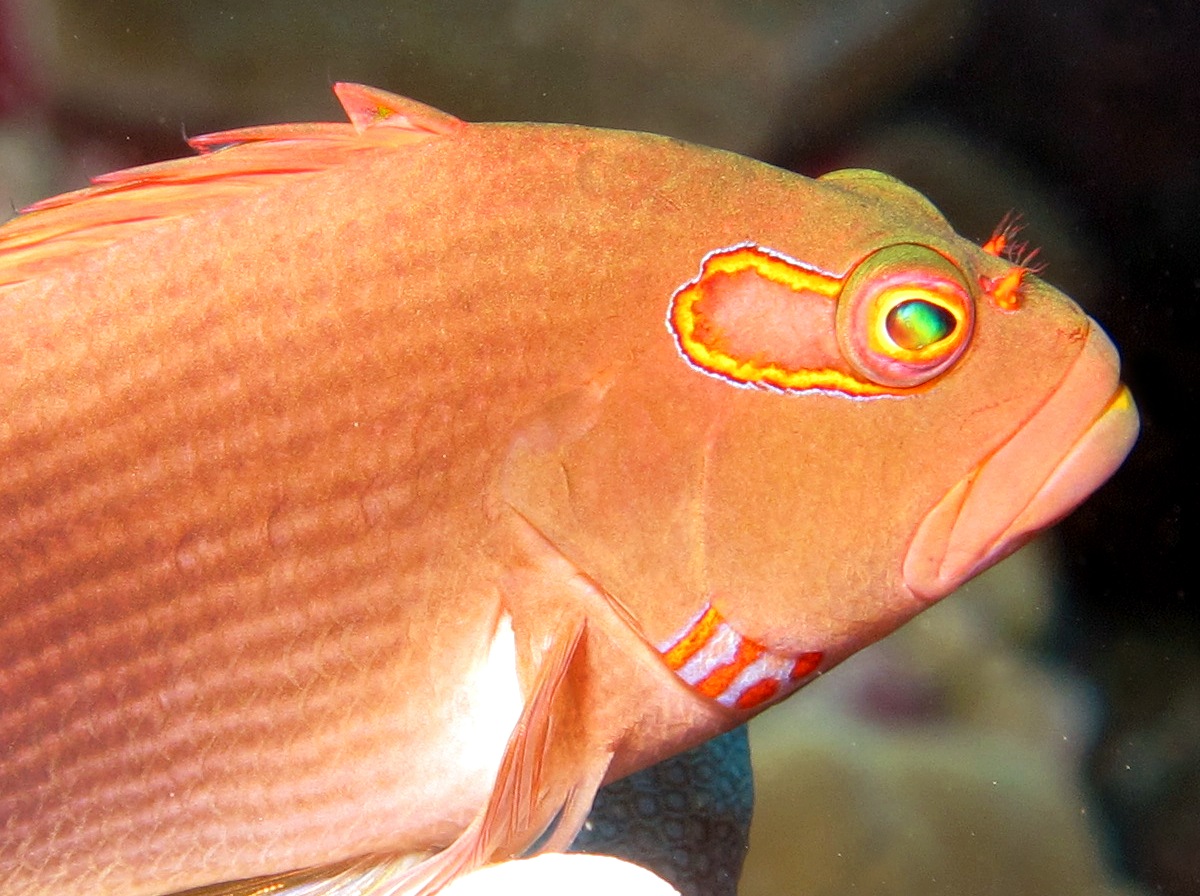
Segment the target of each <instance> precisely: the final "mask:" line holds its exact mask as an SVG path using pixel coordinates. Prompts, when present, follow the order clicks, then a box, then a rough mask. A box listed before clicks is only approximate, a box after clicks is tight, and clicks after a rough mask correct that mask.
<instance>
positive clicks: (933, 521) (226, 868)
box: [0, 84, 1137, 896]
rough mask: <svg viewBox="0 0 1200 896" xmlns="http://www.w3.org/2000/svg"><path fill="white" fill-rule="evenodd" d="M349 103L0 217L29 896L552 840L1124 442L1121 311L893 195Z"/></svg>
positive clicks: (981, 557)
mask: <svg viewBox="0 0 1200 896" xmlns="http://www.w3.org/2000/svg"><path fill="white" fill-rule="evenodd" d="M337 92H338V95H339V98H340V99H341V101H342V104H343V106H344V107H345V109H346V111H347V113H348V115H349V117H350V119H351V123H350V124H341V125H334V124H317V125H290V126H280V127H267V128H251V129H247V130H243V131H235V132H230V133H226V134H218V135H211V136H209V137H203V138H198V139H196V140H195V141H193V143H194V145H195V147H196V148H197V149H198V150H199V151H200V155H198V156H197V157H195V158H193V159H186V160H180V161H176V162H169V163H164V164H162V165H157V166H150V167H148V168H145V169H141V170H135V171H132V172H117V173H116V174H113V175H108V176H106V177H104V178H100V179H99V180H98V181H97V184H96V186H94V187H92V188H90V189H88V190H84V191H81V192H80V193H77V194H69V195H67V196H64V197H57V198H55V199H51V200H46V201H44V202H42V203H39V204H38V205H37V206H34V207H33V209H32V210H28V211H27V212H26V214H24V215H23V216H21V217H19V218H17V219H16V220H14V221H12V222H10V223H8V224H7V225H5V226H4V227H3V228H0V404H2V406H3V407H4V408H5V413H4V415H3V417H2V418H0V747H2V749H0V892H2V893H4V894H6V896H49V894H55V896H84V894H86V896H108V894H112V896H116V894H120V896H152V894H163V893H169V892H173V891H179V890H183V889H187V888H194V887H203V888H204V889H203V890H202V891H200V892H202V893H204V894H206V896H217V894H221V896H234V894H250V893H265V892H267V889H264V888H270V892H272V893H285V894H287V893H296V894H298V893H301V892H303V893H305V894H309V896H312V894H338V896H346V894H349V893H351V892H353V893H368V892H374V893H383V892H387V893H427V892H432V891H435V890H437V889H438V888H440V887H441V886H443V885H444V884H445V883H447V882H448V881H450V880H451V879H453V878H455V877H457V876H459V875H461V874H462V873H464V872H467V871H469V870H471V869H472V868H474V867H476V866H478V865H480V864H482V863H484V862H487V861H490V860H497V859H504V858H507V857H509V856H511V855H514V854H516V853H519V852H520V851H521V850H523V849H525V848H526V847H528V846H529V845H530V844H531V843H532V842H533V841H534V840H535V839H536V838H537V837H538V836H539V835H540V834H541V833H542V832H543V831H544V830H545V829H547V828H548V827H549V828H551V830H550V833H549V835H548V840H547V841H545V845H546V847H547V848H549V849H551V850H556V849H561V848H565V846H566V845H567V844H568V843H569V842H570V841H571V839H572V837H573V836H574V834H575V832H576V831H577V830H578V828H579V826H580V825H581V824H582V821H583V819H584V817H585V816H586V813H587V810H588V807H589V805H590V803H591V799H592V796H593V794H594V792H595V790H596V788H597V787H598V786H600V784H601V783H602V782H603V781H605V780H612V779H615V778H617V777H620V776H622V775H625V774H628V773H630V772H632V771H635V770H637V769H639V768H641V767H644V766H646V765H649V764H651V763H653V762H655V761H657V760H659V759H661V758H663V757H665V756H668V755H671V754H672V753H675V752H677V751H680V750H683V749H686V748H688V747H690V746H693V745H695V744H697V743H700V742H702V741H703V740H705V739H707V738H708V737H711V736H713V735H715V734H717V733H719V732H722V731H725V730H728V729H729V728H732V727H734V726H736V725H738V724H740V723H741V722H743V721H745V719H746V718H748V717H749V716H750V715H752V714H753V713H754V712H757V711H759V710H760V709H762V708H763V707H765V706H767V705H770V704H771V703H772V702H775V701H777V700H778V699H781V698H782V697H783V696H785V695H786V694H788V693H790V692H792V691H794V690H795V689H796V688H797V687H799V686H801V685H802V684H804V683H805V682H806V681H808V680H811V678H812V677H813V676H815V675H818V674H822V673H824V672H825V671H827V670H828V669H829V668H831V667H832V666H834V665H836V664H837V663H838V662H840V661H841V660H842V659H844V658H845V657H846V656H848V655H849V654H850V653H852V652H854V651H855V650H858V649H859V648H861V647H863V646H866V645H867V644H869V643H870V642H872V641H874V640H876V639H878V638H879V637H881V636H882V635H884V634H886V633H887V632H888V631H890V630H891V629H893V628H894V627H895V626H897V625H899V624H900V623H902V622H903V621H904V620H906V619H907V618H909V617H911V616H912V615H913V614H915V613H917V612H919V611H920V610H921V609H922V608H923V607H925V606H927V605H928V604H929V603H930V602H931V601H933V600H936V599H937V598H939V597H941V596H943V595H944V594H946V593H948V592H949V591H950V590H952V589H953V587H955V586H956V585H957V584H959V583H960V582H961V581H963V580H964V579H966V578H968V577H969V576H971V575H973V574H974V573H976V572H978V571H979V570H980V569H982V568H984V567H985V566H987V565H989V564H990V563H992V562H994V561H995V560H996V559H999V557H1001V556H1003V555H1004V554H1005V553H1007V552H1010V551H1011V550H1013V549H1015V548H1016V547H1017V546H1018V545H1019V544H1021V543H1022V542H1023V541H1024V540H1025V539H1027V538H1028V537H1029V535H1030V534H1031V533H1032V532H1033V531H1035V530H1036V529H1038V528H1041V527H1043V526H1045V525H1048V524H1050V523H1052V522H1054V521H1055V520H1056V519H1058V518H1059V517H1061V516H1062V515H1064V514H1065V513H1067V512H1068V511H1069V510H1070V509H1071V508H1072V507H1073V506H1075V505H1076V504H1077V503H1078V502H1079V501H1081V500H1083V498H1084V497H1086V495H1087V494H1088V493H1089V492H1090V491H1091V490H1092V489H1094V488H1095V487H1096V486H1098V485H1099V484H1100V483H1101V482H1102V481H1104V479H1106V478H1107V477H1108V476H1109V475H1110V474H1111V473H1112V471H1113V470H1114V469H1115V468H1116V467H1117V466H1118V465H1119V464H1120V462H1121V460H1122V459H1123V458H1124V456H1125V454H1126V453H1127V452H1128V450H1129V448H1130V446H1131V445H1132V442H1133V439H1134V437H1135V434H1136V430H1137V415H1136V411H1135V410H1134V408H1133V405H1132V402H1131V400H1130V399H1129V395H1128V392H1127V391H1125V390H1124V389H1123V387H1121V386H1120V384H1119V382H1118V363H1117V357H1116V353H1115V350H1114V349H1113V347H1112V345H1111V343H1109V341H1108V339H1107V337H1105V335H1104V334H1103V332H1102V331H1101V330H1100V329H1099V327H1098V326H1097V325H1096V324H1095V323H1094V322H1092V321H1091V320H1090V319H1089V318H1087V317H1086V316H1085V315H1084V314H1083V313H1082V312H1081V311H1080V310H1079V309H1078V308H1077V307H1076V306H1075V305H1074V304H1072V303H1071V302H1070V300H1068V299H1067V298H1065V297H1064V296H1062V295H1061V294H1059V293H1058V292H1056V291H1055V290H1054V289H1053V288H1051V287H1050V286H1048V285H1047V284H1045V283H1043V282H1042V281H1040V280H1039V279H1038V278H1036V277H1035V276H1033V275H1032V274H1031V273H1029V272H1027V271H1024V269H1022V268H1021V267H1020V265H1019V263H1016V262H1014V261H1012V260H1009V259H1007V258H1005V257H1003V252H1002V251H999V249H998V248H997V246H996V245H995V244H989V249H990V251H984V250H983V249H981V248H979V247H977V246H975V245H973V244H971V243H969V242H967V241H965V240H963V239H961V238H960V237H958V236H957V235H955V234H954V233H953V231H952V230H951V229H950V228H949V227H948V225H947V224H946V222H945V221H944V220H943V219H942V217H941V216H940V215H939V214H938V213H937V211H936V210H935V209H934V208H933V207H932V206H930V205H929V203H928V202H926V201H925V200H924V199H923V198H922V197H920V196H919V195H917V194H915V193H913V192H912V191H911V190H908V189H907V188H906V187H904V186H902V185H901V184H899V183H897V182H895V181H894V180H892V179H890V178H887V177H885V176H884V175H879V174H875V173H872V172H837V173H835V174H833V175H829V176H827V177H825V178H822V179H819V180H816V181H813V180H808V179H805V178H802V177H799V176H797V175H794V174H790V173H787V172H783V171H780V170H777V169H774V168H771V167H768V166H765V165H762V164H759V163H757V162H753V161H750V160H748V159H744V158H740V157H738V156H733V155H730V154H727V153H723V152H718V151H715V150H709V149H703V148H699V147H695V146H690V145H686V144H682V143H679V142H677V141H673V140H669V139H665V138H661V137H655V136H650V135H644V134H630V133H621V132H612V131H598V130H591V129H586V128H579V127H568V126H556V125H519V124H486V125H484V124H465V123H463V122H460V121H458V120H457V119H455V118H453V117H451V116H448V115H446V114H444V113H440V112H437V111H436V110H432V109H429V108H427V107H424V106H421V105H420V104H417V103H413V102H412V101H409V100H404V99H402V98H399V97H395V96H392V95H390V94H386V93H383V92H381V91H376V90H372V89H370V88H365V87H361V86H357V85H347V84H342V85H338V86H337ZM247 880H249V881H250V882H248V883H247V882H246V881H247ZM238 881H241V883H236V882H238Z"/></svg>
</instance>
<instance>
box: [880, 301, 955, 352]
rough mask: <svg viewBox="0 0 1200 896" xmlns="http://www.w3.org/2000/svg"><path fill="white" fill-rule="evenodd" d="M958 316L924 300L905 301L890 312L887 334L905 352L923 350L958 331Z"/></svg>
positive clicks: (888, 314)
mask: <svg viewBox="0 0 1200 896" xmlns="http://www.w3.org/2000/svg"><path fill="white" fill-rule="evenodd" d="M954 323H955V321H954V315H953V314H951V313H950V312H949V311H948V310H946V309H945V308H943V307H942V306H941V305H935V304H934V303H933V302H925V301H922V300H920V299H909V300H908V301H907V302H901V303H900V304H898V305H897V306H896V307H895V308H893V309H892V310H891V311H889V312H888V313H887V332H888V336H890V337H891V338H892V341H893V342H895V343H896V345H898V346H900V348H902V349H907V350H908V351H912V352H915V351H920V350H921V349H923V348H925V347H926V346H930V345H933V344H934V343H936V342H941V341H942V340H943V339H945V338H946V337H947V336H949V335H950V334H951V333H952V332H954Z"/></svg>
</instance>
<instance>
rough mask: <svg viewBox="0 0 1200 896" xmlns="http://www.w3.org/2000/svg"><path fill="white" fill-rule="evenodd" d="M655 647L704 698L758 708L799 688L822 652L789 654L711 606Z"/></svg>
mask: <svg viewBox="0 0 1200 896" xmlns="http://www.w3.org/2000/svg"><path fill="white" fill-rule="evenodd" d="M656 649H657V650H658V652H659V653H660V654H661V655H662V657H663V659H664V661H665V662H666V664H667V666H668V667H669V668H670V669H671V671H672V672H674V673H675V674H676V675H677V676H679V678H680V679H681V680H682V681H683V682H684V683H686V684H687V685H688V686H689V687H691V688H692V689H693V690H695V691H696V692H697V693H699V694H701V695H702V696H704V697H706V698H708V699H710V700H715V701H717V702H718V703H720V704H722V705H723V706H726V707H728V708H730V709H738V710H747V711H748V710H752V709H757V708H758V707H760V706H762V705H763V704H765V703H767V702H768V701H771V700H775V699H778V698H780V697H783V696H785V695H787V694H790V693H791V692H792V691H794V690H796V688H798V687H799V686H800V685H801V683H802V680H803V679H805V678H807V677H808V676H810V675H812V674H813V673H815V672H816V671H817V667H818V665H819V664H820V662H821V658H822V657H823V654H822V653H821V652H819V651H810V652H806V653H802V654H799V655H798V656H795V655H793V656H789V655H786V654H782V653H776V652H774V651H772V650H769V649H768V648H766V647H765V646H763V645H762V644H759V643H758V642H757V641H754V640H752V639H750V638H747V637H745V636H743V635H741V634H740V633H738V632H737V630H735V629H734V628H733V627H732V626H731V625H729V623H727V622H725V620H724V619H722V618H721V615H720V614H719V613H718V612H717V610H716V609H715V608H714V607H713V606H712V605H711V604H708V605H707V606H705V607H704V609H703V610H701V611H700V612H699V613H698V614H696V616H694V617H692V619H691V620H689V621H688V623H687V624H686V625H684V626H683V627H682V628H681V629H680V630H679V632H678V633H676V634H675V636H673V637H672V638H670V639H668V640H667V641H664V642H663V643H661V644H659V645H658V646H657V647H656Z"/></svg>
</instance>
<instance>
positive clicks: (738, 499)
mask: <svg viewBox="0 0 1200 896" xmlns="http://www.w3.org/2000/svg"><path fill="white" fill-rule="evenodd" d="M822 181H823V184H822V185H823V186H825V187H828V188H829V191H828V192H829V194H830V195H832V196H833V197H834V201H833V202H832V203H831V204H830V205H827V206H826V210H829V209H833V213H832V220H833V222H834V223H833V224H832V225H830V226H826V227H825V228H823V234H824V236H823V237H821V238H820V239H818V241H817V243H816V244H815V245H816V246H817V248H816V249H814V248H813V246H814V241H813V238H812V236H811V233H810V232H807V233H800V232H797V233H795V234H792V235H789V233H788V232H787V229H786V226H781V227H779V228H777V229H775V230H774V231H772V232H771V233H770V234H769V237H768V238H763V239H761V240H759V239H756V240H754V241H747V242H740V243H733V244H730V245H724V246H714V247H709V248H707V249H706V250H705V251H700V252H696V253H695V254H694V255H693V256H692V258H693V261H692V264H693V265H695V266H696V267H693V268H692V271H693V274H692V276H691V277H690V278H689V279H687V280H685V281H684V282H678V281H677V284H676V288H675V289H674V292H673V295H671V296H669V297H665V296H664V297H663V299H662V307H663V308H664V310H665V311H666V320H665V323H666V326H665V328H664V329H665V332H661V331H660V333H659V338H658V339H657V340H656V341H655V342H653V344H652V345H650V346H649V347H648V348H647V349H646V351H645V353H644V354H643V355H642V356H641V357H640V358H639V359H638V361H637V363H631V364H629V365H627V366H626V367H625V368H624V369H623V370H622V371H620V372H618V373H616V374H613V375H612V376H611V377H609V378H601V379H598V380H596V381H595V382H593V383H590V384H589V385H588V386H586V387H584V388H583V389H580V390H576V392H575V393H574V394H573V396H571V397H569V398H567V399H564V400H563V402H562V407H561V408H560V410H559V411H558V412H556V413H557V419H559V420H560V421H569V422H568V423H560V424H558V425H556V426H554V427H551V428H552V429H553V430H554V431H556V432H558V433H568V435H567V436H565V437H563V438H561V439H560V440H559V442H557V443H555V444H554V445H553V447H547V446H546V445H542V446H540V447H535V446H533V445H532V442H531V441H530V440H528V439H527V440H525V443H524V444H523V447H522V448H521V449H520V450H519V451H518V452H517V453H516V455H514V462H513V463H512V464H510V466H509V472H510V473H511V474H513V475H512V476H510V479H509V483H508V486H509V487H508V491H507V495H508V498H509V501H510V504H511V506H513V507H515V508H517V509H518V510H519V511H520V512H521V513H522V514H523V515H524V516H525V518H526V519H527V520H529V521H530V522H533V523H534V524H535V525H536V526H537V527H538V528H539V529H540V530H541V531H542V532H543V534H545V535H546V536H547V539H548V541H549V542H551V543H553V545H554V546H555V548H556V549H557V550H559V551H561V552H562V553H563V554H564V555H565V556H566V557H567V558H568V559H569V560H570V561H571V562H572V563H573V564H575V565H576V566H577V567H578V568H579V569H580V570H581V571H582V572H583V573H585V574H586V575H587V576H588V577H589V578H590V580H592V581H593V582H595V583H596V584H597V585H598V587H599V588H600V589H602V590H604V591H605V592H606V593H608V594H610V595H612V597H613V600H614V602H615V603H617V604H619V605H620V606H621V607H622V608H623V609H625V610H626V611H627V612H628V615H629V617H630V618H631V619H632V620H633V622H634V625H635V627H636V628H637V630H638V631H639V632H640V634H641V635H642V637H643V638H644V639H645V640H646V641H647V642H649V643H650V644H651V645H653V646H654V647H655V648H656V649H657V650H658V652H659V653H660V654H662V655H663V656H664V658H665V659H666V660H667V664H668V665H669V666H670V667H671V668H672V669H673V670H674V671H676V672H677V673H679V675H680V677H683V678H684V679H685V680H686V681H687V682H688V683H689V684H691V685H693V686H698V687H700V686H701V685H700V684H698V683H699V682H701V681H704V682H708V684H706V685H704V687H708V688H709V691H711V693H709V692H705V693H706V694H707V695H708V696H714V697H717V698H718V699H720V700H721V702H724V703H726V705H727V706H731V707H733V708H737V709H751V710H754V709H757V708H758V707H759V706H760V705H761V704H763V703H766V702H770V701H773V700H776V699H778V698H779V697H781V696H783V695H784V694H785V693H787V692H789V691H790V690H792V689H794V688H795V687H797V686H799V684H801V683H803V681H804V680H807V678H808V677H809V676H811V675H815V674H817V673H819V672H823V671H825V670H826V669H828V668H830V667H831V666H832V665H834V664H836V663H837V662H840V661H841V660H842V659H844V658H845V657H846V656H848V655H850V654H851V653H853V652H855V651H856V650H858V649H860V648H862V647H864V646H866V645H867V644H869V643H871V642H873V641H875V640H877V639H878V638H880V637H882V636H883V635H885V634H887V633H888V632H890V631H891V630H893V629H894V628H896V627H897V626H898V625H900V624H902V623H903V622H904V621H906V620H907V619H909V618H911V617H912V616H913V615H915V614H916V613H918V612H920V611H921V610H922V609H924V608H925V607H927V606H929V605H930V604H931V603H933V602H934V601H936V600H938V599H940V598H941V597H944V596H945V595H947V594H949V593H950V592H951V591H953V590H954V589H955V588H956V587H957V586H958V585H959V584H961V583H962V582H964V581H966V580H967V579H969V578H971V577H972V576H974V575H976V574H977V573H979V572H981V571H982V570H984V569H986V568H987V567H988V566H990V565H992V564H993V563H995V562H997V561H998V560H1000V559H1001V558H1003V557H1004V556H1006V555H1008V554H1009V553H1011V552H1012V551H1014V550H1016V549H1017V548H1018V547H1020V546H1021V545H1022V544H1024V543H1025V542H1026V541H1027V540H1029V539H1030V538H1031V537H1032V536H1033V535H1034V534H1035V533H1037V532H1038V531H1040V530H1041V529H1043V528H1045V527H1046V526H1049V525H1051V524H1052V523H1054V522H1055V521H1057V520H1058V519H1060V518H1062V517H1063V516H1064V515H1066V514H1067V513H1069V512H1070V511H1071V510H1072V509H1073V508H1074V507H1075V506H1076V505H1078V504H1079V503H1080V502H1081V501H1083V500H1084V499H1085V498H1086V497H1087V496H1088V495H1089V494H1090V493H1091V492H1092V491H1093V490H1095V489H1096V488H1097V487H1099V486H1100V485H1101V484H1102V483H1103V482H1104V481H1105V480H1106V479H1107V478H1108V477H1109V476H1110V475H1111V474H1112V473H1113V472H1114V471H1115V470H1116V468H1117V467H1118V466H1119V465H1120V463H1121V462H1122V461H1123V459H1124V458H1125V456H1126V454H1127V453H1128V452H1129V450H1130V449H1131V447H1132V445H1133V442H1134V440H1135V438H1136V435H1137V430H1138V416H1137V411H1136V409H1135V407H1134V404H1133V401H1132V399H1131V397H1130V394H1129V392H1128V390H1127V389H1126V388H1125V387H1124V386H1123V385H1121V383H1120V379H1119V362H1118V358H1117V353H1116V350H1115V348H1114V347H1113V345H1112V342H1111V341H1110V340H1109V338H1108V337H1107V336H1106V335H1105V333H1104V332H1103V330H1101V328H1100V327H1099V326H1098V325H1097V324H1096V323H1095V321H1093V320H1092V319H1091V318H1089V317H1088V316H1087V315H1086V314H1085V313H1084V312H1083V311H1082V310H1081V309H1080V308H1079V307H1078V306H1077V305H1076V304H1075V303H1074V302H1072V301H1071V300H1070V299H1069V298H1067V297H1066V296H1065V295H1063V294H1062V293H1061V292H1059V291H1058V290H1056V289H1055V288H1054V287H1052V286H1051V285H1049V284H1048V283H1046V282H1044V281H1043V280H1041V279H1040V278H1038V277H1037V276H1036V275H1035V274H1034V273H1033V272H1032V271H1030V270H1029V269H1028V268H1026V267H1024V266H1022V265H1021V264H1020V263H1019V261H1013V260H1010V259H1009V258H1006V257H1003V253H1002V252H999V251H998V250H997V248H996V246H994V245H989V246H987V247H983V248H981V247H979V246H977V245H975V244H974V243H971V242H969V241H967V240H965V239H963V238H961V237H959V236H958V235H957V234H955V233H954V232H953V230H952V229H951V228H950V227H949V225H948V224H947V223H946V222H945V220H944V218H942V216H941V215H940V214H939V213H938V212H937V210H936V209H934V208H933V206H932V205H930V204H929V203H928V201H927V200H925V199H924V197H922V196H920V194H918V193H916V192H915V191H912V190H911V189H909V188H907V187H905V186H903V185H902V184H900V183H899V182H897V181H895V180H893V179H892V178H890V177H887V176H885V175H881V174H877V173H875V172H858V171H849V172H836V173H834V174H833V175H827V176H826V178H823V179H822ZM839 214H840V215H842V216H843V218H842V222H841V223H840V224H839V223H838V222H839V219H838V215H839ZM863 221H867V222H868V223H867V224H865V225H864V224H862V222H863ZM767 229H768V228H767V227H766V226H765V225H764V228H763V230H764V232H765V231H766V230H767ZM809 231H811V227H809ZM830 234H833V235H832V236H830ZM821 240H823V242H822V241H821ZM734 654H737V655H738V656H740V657H741V659H738V660H736V661H735V660H733V659H731V657H733V656H734ZM705 657H707V659H705ZM730 663H734V664H735V665H734V666H730V665H729V664H730ZM737 663H740V664H741V666H740V667H737V666H736V664H737ZM739 668H741V669H742V671H744V673H745V674H739V675H734V673H737V672H739ZM763 669H767V671H768V672H769V675H768V676H767V677H768V678H770V679H771V680H765V679H761V678H756V677H755V676H756V675H759V673H760V672H762V671H763ZM714 670H715V671H714ZM718 673H719V674H718ZM764 674H766V673H764ZM731 675H732V676H734V677H736V678H737V682H736V683H732V684H731V679H730V676H731ZM771 676H774V677H773V678H771ZM718 685H720V687H721V688H725V690H724V691H722V692H721V693H717V691H718V690H719V689H720V688H719V687H718ZM701 690H702V691H703V687H701Z"/></svg>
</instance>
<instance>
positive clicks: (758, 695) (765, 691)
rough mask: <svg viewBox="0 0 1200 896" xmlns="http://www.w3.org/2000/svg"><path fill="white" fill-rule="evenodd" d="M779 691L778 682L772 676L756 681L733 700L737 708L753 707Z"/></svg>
mask: <svg viewBox="0 0 1200 896" xmlns="http://www.w3.org/2000/svg"><path fill="white" fill-rule="evenodd" d="M777 693H779V682H777V681H776V680H775V679H774V678H762V679H759V680H758V681H756V682H755V683H754V684H752V685H750V687H748V688H746V690H744V691H742V695H741V696H740V697H738V698H737V700H736V701H735V702H734V706H735V707H737V708H738V709H754V707H756V706H758V705H759V704H760V703H766V702H767V701H768V700H770V699H771V698H772V697H774V696H775V695H776V694H777Z"/></svg>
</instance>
